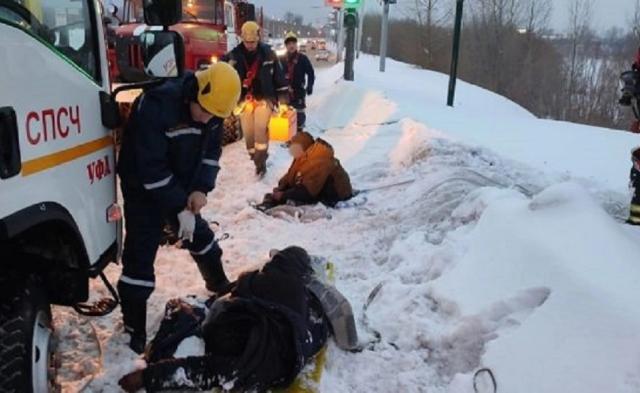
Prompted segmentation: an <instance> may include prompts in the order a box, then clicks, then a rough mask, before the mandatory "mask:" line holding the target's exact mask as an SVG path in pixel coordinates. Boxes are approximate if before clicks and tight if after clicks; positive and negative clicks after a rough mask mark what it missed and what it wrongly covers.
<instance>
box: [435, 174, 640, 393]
mask: <svg viewBox="0 0 640 393" xmlns="http://www.w3.org/2000/svg"><path fill="white" fill-rule="evenodd" d="M508 194H510V195H505V196H504V197H503V198H496V199H493V200H492V201H491V202H490V203H489V204H488V206H486V208H485V209H484V212H483V214H482V217H481V218H480V220H479V221H478V223H477V225H476V226H475V228H474V229H473V231H472V232H471V233H470V234H469V249H468V250H467V253H466V255H465V257H464V258H462V259H461V260H460V261H459V263H458V264H457V265H456V266H455V268H453V269H452V270H451V271H450V272H449V273H448V274H447V275H446V276H444V277H442V278H440V279H438V280H437V281H436V282H434V290H435V292H436V293H437V294H438V295H439V296H445V297H448V298H453V299H455V301H456V304H457V305H458V306H459V307H460V309H461V311H462V312H463V313H464V314H466V315H476V316H480V317H481V318H483V319H484V320H485V321H486V322H489V323H491V324H496V323H497V324H502V325H503V326H504V327H505V328H509V332H508V333H504V334H501V335H500V338H499V339H497V340H495V341H492V342H490V343H489V344H488V345H487V353H486V355H485V356H484V357H483V363H484V364H485V365H486V366H489V367H491V368H492V369H493V370H494V371H497V377H498V379H499V381H500V385H501V389H503V391H507V392H513V393H518V392H532V391H537V392H549V393H553V392H558V393H560V392H604V391H610V392H621V393H622V392H637V391H638V390H637V389H638V385H637V382H638V381H637V370H638V365H639V364H638V361H640V353H639V352H638V348H637V343H638V342H639V340H640V330H639V327H640V315H639V314H638V312H637V303H638V298H639V296H640V265H639V264H638V255H640V245H639V244H638V240H639V239H640V238H639V237H637V236H635V237H634V236H629V234H628V233H627V232H625V231H624V230H623V229H622V228H621V227H620V224H618V223H616V222H615V221H613V220H612V219H611V218H610V217H608V216H607V214H606V213H605V212H604V211H603V210H602V209H601V208H600V207H599V206H598V204H597V203H596V202H594V201H593V200H592V199H591V198H590V197H589V196H588V195H587V192H586V191H585V190H584V189H582V188H581V187H579V186H576V185H575V184H560V185H557V186H553V187H551V188H549V189H547V190H545V191H544V192H542V193H541V194H539V195H538V196H536V197H535V198H534V199H533V200H531V201H529V200H528V199H526V198H524V197H522V196H521V195H518V194H515V193H512V192H509V193H508ZM542 288H544V290H543V289H542ZM543 291H547V293H548V295H549V297H548V299H547V300H546V301H545V302H544V303H542V304H539V302H538V300H539V299H541V298H542V297H543V296H542V295H544V293H542V292H543ZM517 293H521V297H520V299H519V300H517V301H515V302H514V301H508V302H507V303H505V302H504V300H503V299H505V298H509V297H510V296H513V295H514V294H517ZM496 307H497V308H498V309H502V308H505V307H511V308H514V307H515V308H514V310H516V311H519V313H520V316H519V317H516V318H513V319H510V320H501V318H500V317H499V315H498V318H496V315H491V312H487V310H491V309H496ZM537 307H539V309H538V310H537V311H535V312H534V313H532V314H531V316H530V317H529V318H528V319H526V321H524V317H526V316H527V315H528V314H529V313H530V312H531V311H532V310H534V309H535V308H537ZM605 370H606V371H605ZM613 370H615V371H613ZM610 372H613V375H612V374H609V373H610ZM604 375H607V376H608V377H606V378H605V377H603V376H604ZM612 376H613V378H612ZM627 376H634V377H629V378H627ZM634 381H635V382H634Z"/></svg>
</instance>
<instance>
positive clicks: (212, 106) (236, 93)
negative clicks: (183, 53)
mask: <svg viewBox="0 0 640 393" xmlns="http://www.w3.org/2000/svg"><path fill="white" fill-rule="evenodd" d="M196 78H197V79H198V103H199V104H200V105H201V106H202V107H203V108H204V109H205V110H207V112H209V113H211V114H213V115H215V116H218V117H221V118H223V119H225V118H227V117H229V116H231V114H232V113H233V109H234V108H235V107H236V105H238V101H239V100H240V91H241V88H240V76H238V72H237V71H236V70H235V69H234V68H233V67H232V66H230V65H229V64H227V63H216V64H212V65H210V66H209V67H208V68H207V69H204V70H202V71H197V72H196Z"/></svg>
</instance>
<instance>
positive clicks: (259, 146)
mask: <svg viewBox="0 0 640 393" xmlns="http://www.w3.org/2000/svg"><path fill="white" fill-rule="evenodd" d="M268 148H269V144H268V143H256V150H267V149H268Z"/></svg>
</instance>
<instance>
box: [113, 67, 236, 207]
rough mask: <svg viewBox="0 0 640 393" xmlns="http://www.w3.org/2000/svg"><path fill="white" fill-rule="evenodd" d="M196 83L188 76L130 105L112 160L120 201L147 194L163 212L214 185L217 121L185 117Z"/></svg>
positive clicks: (219, 137)
mask: <svg viewBox="0 0 640 393" xmlns="http://www.w3.org/2000/svg"><path fill="white" fill-rule="evenodd" d="M196 94H197V81H196V79H195V76H194V75H193V74H192V73H187V74H186V75H185V76H183V77H181V78H178V79H175V80H171V81H167V82H165V83H164V84H162V85H161V86H159V87H156V88H153V89H151V90H149V91H147V92H145V93H144V94H143V95H142V96H141V97H140V98H139V99H138V100H137V101H136V103H135V104H134V105H135V109H134V110H133V112H132V113H131V117H130V118H129V122H128V124H127V126H126V128H125V131H124V135H123V140H122V149H121V151H120V157H119V162H118V174H119V175H120V178H121V180H122V189H123V193H124V197H125V202H126V200H127V199H130V198H138V197H140V198H144V197H146V196H151V197H152V199H154V200H155V201H156V202H157V203H158V205H159V207H160V208H161V209H162V210H163V211H164V212H166V213H171V214H175V213H178V212H179V211H180V210H182V209H184V208H185V206H186V205H187V198H188V195H189V194H190V193H191V192H193V191H202V192H203V193H205V194H206V193H208V192H209V191H211V190H212V189H213V188H214V186H215V183H216V177H217V175H218V171H219V169H220V165H219V163H218V161H219V159H220V155H221V153H222V136H223V132H222V126H221V124H222V119H219V118H214V119H212V120H211V122H209V124H206V125H205V124H202V123H197V122H195V121H194V120H192V119H191V112H190V110H189V102H190V101H193V100H195V96H196Z"/></svg>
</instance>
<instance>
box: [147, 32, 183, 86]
mask: <svg viewBox="0 0 640 393" xmlns="http://www.w3.org/2000/svg"><path fill="white" fill-rule="evenodd" d="M140 48H141V49H142V59H143V62H144V72H145V74H147V75H148V76H150V77H153V78H173V77H177V76H180V75H182V72H183V68H184V58H183V57H184V43H183V42H182V37H181V36H180V34H178V33H176V32H175V31H145V32H144V33H142V34H141V35H140Z"/></svg>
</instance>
